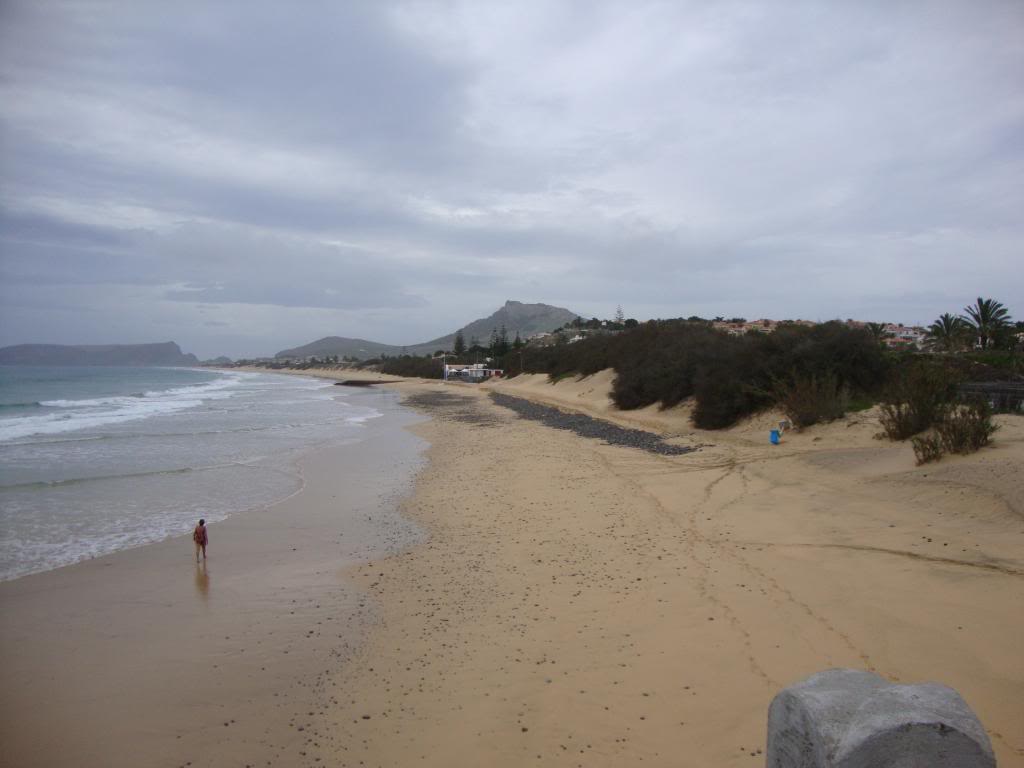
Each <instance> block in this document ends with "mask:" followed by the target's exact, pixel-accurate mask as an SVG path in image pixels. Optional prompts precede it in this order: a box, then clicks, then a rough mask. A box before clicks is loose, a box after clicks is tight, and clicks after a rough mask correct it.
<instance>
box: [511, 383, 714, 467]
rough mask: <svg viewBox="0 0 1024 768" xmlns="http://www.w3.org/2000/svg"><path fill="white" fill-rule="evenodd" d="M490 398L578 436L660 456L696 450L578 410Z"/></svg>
mask: <svg viewBox="0 0 1024 768" xmlns="http://www.w3.org/2000/svg"><path fill="white" fill-rule="evenodd" d="M491 399H493V400H494V402H495V403H497V404H498V405H501V406H504V407H505V408H509V409H511V410H513V411H515V412H516V413H517V414H518V415H519V416H520V417H522V418H524V419H531V420H532V421H539V422H541V423H542V424H544V425H546V426H548V427H554V428H555V429H567V430H569V431H571V432H575V433H576V434H577V435H580V436H581V437H591V438H596V439H598V440H603V441H604V442H606V443H608V444H609V445H624V446H627V447H630V448H639V449H640V450H643V451H648V452H650V453H659V454H661V455H663V456H680V455H682V454H684V453H690V452H692V451H696V450H697V447H698V446H689V445H671V444H670V443H666V442H665V440H664V439H663V438H662V437H660V436H659V435H656V434H654V433H653V432H644V431H643V430H639V429H626V428H625V427H619V426H616V425H615V424H610V423H608V422H607V421H601V420H600V419H595V418H593V417H591V416H585V415H584V414H582V413H567V412H565V411H561V410H559V409H558V408H552V407H551V406H547V405H539V404H537V403H534V402H532V401H530V400H524V399H523V398H519V397H511V396H509V395H505V394H501V393H498V392H491Z"/></svg>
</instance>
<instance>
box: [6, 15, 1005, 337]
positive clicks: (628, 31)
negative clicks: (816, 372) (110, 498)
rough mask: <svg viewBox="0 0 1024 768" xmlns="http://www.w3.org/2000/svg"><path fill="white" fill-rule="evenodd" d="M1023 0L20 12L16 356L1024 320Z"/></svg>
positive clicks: (12, 33) (9, 176) (14, 115)
mask: <svg viewBox="0 0 1024 768" xmlns="http://www.w3.org/2000/svg"><path fill="white" fill-rule="evenodd" d="M1022 41H1024V3H1022V2H1020V0H1006V1H1005V2H1003V1H1002V0H959V1H958V2H946V1H944V0H922V1H921V2H913V1H906V2H904V1H901V0H880V1H879V2H873V1H871V0H865V1H863V2H821V1H820V0H816V1H814V2H804V1H803V0H778V1H776V2H770V1H768V0H764V1H762V2H753V1H750V0H745V1H743V2H734V1H733V0H721V1H719V2H685V1H683V0H679V1H678V2H644V1H642V0H629V1H628V2H604V1H602V0H587V1H586V2H582V1H581V2H557V1H556V0H547V1H545V2H530V1H529V0H517V1H516V2H501V3H498V2H494V3H491V2H485V1H484V0H468V1H467V2H457V1H455V0H453V1H452V2H383V1H378V0H373V1H371V0H366V1H365V2H358V1H356V0H352V1H350V2H341V1H337V2H323V3H320V2H315V1H314V0H304V1H303V2H296V3H291V2H284V1H283V0H281V1H280V2H261V1H260V0H245V1H244V2H231V1H230V0H228V1H226V2H218V3H208V2H192V1H191V0H176V2H173V3H165V2H139V1H138V0H127V1H125V2H113V1H112V2H105V1H99V0H97V1H92V0H81V1H76V2H67V3H63V2H48V1H46V0H2V2H0V105H2V106H0V345H9V344H18V343H58V344H101V343H144V342H156V341H167V340H175V341H177V342H178V343H179V344H180V345H181V346H182V348H183V349H184V350H185V351H188V352H194V353H195V354H197V355H199V356H200V357H213V356H215V355H221V354H224V355H228V356H231V357H239V356H256V355H271V354H273V353H274V352H276V351H278V350H280V349H284V348H287V347H291V346H295V345H298V344H303V343H306V342H309V341H312V340H314V339H316V338H319V337H322V336H327V335H339V336H351V337H359V338H368V339H371V340H375V341H381V342H388V343H393V344H413V343H416V342H420V341H425V340H428V339H432V338H435V337H437V336H441V335H444V334H446V333H449V332H451V331H453V330H455V329H456V328H458V327H460V326H462V325H465V324H466V323H468V322H470V321H472V320H474V319H476V318H479V317H482V316H486V315H489V314H490V313H491V312H493V311H494V310H495V309H497V308H498V307H499V306H500V305H501V304H502V303H504V302H505V300H507V299H513V300H517V301H523V302H544V303H547V304H554V305H557V306H562V307H566V308H568V309H570V310H572V311H574V312H577V313H579V314H581V315H584V316H587V317H590V316H597V317H602V318H604V317H611V316H612V315H613V314H614V313H615V310H616V308H617V307H618V306H621V307H622V308H623V311H624V313H625V314H626V316H627V317H635V318H637V319H640V320H645V319H648V318H653V317H679V316H683V317H685V316H689V315H694V314H696V315H701V316H705V317H714V316H718V315H722V316H726V317H734V316H742V317H747V318H751V319H753V318H760V317H770V318H776V319H782V318H792V319H796V318H803V319H810V320H819V321H824V320H829V319H834V318H843V319H845V318H850V317H852V318H856V319H861V320H874V321H896V322H905V323H915V324H918V323H919V324H928V323H930V322H931V321H933V320H934V319H935V318H936V317H937V316H938V315H939V314H941V313H943V312H953V313H956V312H959V311H962V309H963V307H964V306H965V305H967V304H969V303H971V302H973V301H974V300H975V299H976V298H977V297H979V296H984V297H991V298H995V299H996V300H998V301H1001V302H1002V303H1003V304H1005V305H1006V306H1007V307H1008V308H1009V309H1010V311H1011V314H1013V316H1014V317H1015V319H1024V269H1022V264H1024V258H1022V248H1021V245H1022V242H1024V215H1022V212H1024V45H1022Z"/></svg>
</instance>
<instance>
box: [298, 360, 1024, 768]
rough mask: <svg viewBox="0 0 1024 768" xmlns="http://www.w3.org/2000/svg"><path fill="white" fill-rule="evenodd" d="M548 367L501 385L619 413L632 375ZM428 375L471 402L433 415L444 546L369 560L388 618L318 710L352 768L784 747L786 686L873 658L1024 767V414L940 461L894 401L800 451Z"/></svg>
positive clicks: (335, 751) (657, 758)
mask: <svg viewBox="0 0 1024 768" xmlns="http://www.w3.org/2000/svg"><path fill="white" fill-rule="evenodd" d="M531 378H532V380H531ZM531 378H523V379H515V380H511V381H509V382H504V383H498V384H495V385H489V386H494V387H496V388H499V389H501V390H502V391H505V392H509V393H512V394H515V393H519V394H523V395H528V396H530V397H533V398H535V399H542V400H545V401H547V402H551V403H558V402H561V403H562V404H563V405H569V404H571V405H572V406H573V407H574V408H577V409H579V410H583V411H585V412H590V413H594V414H599V415H607V413H606V407H607V398H606V393H607V387H606V385H607V380H608V376H607V374H605V375H602V376H600V377H595V378H594V379H592V380H589V381H588V380H584V381H581V382H563V383H562V384H560V385H557V386H551V385H549V384H547V383H545V382H540V381H538V380H537V378H535V377H531ZM595 379H596V380H595ZM424 388H425V389H426V390H427V391H432V392H435V393H437V392H441V393H447V394H448V395H449V396H455V397H457V398H458V399H457V400H449V401H448V402H444V399H441V400H439V401H437V402H435V404H434V405H432V406H430V410H431V411H432V412H433V414H434V419H433V420H432V421H431V422H429V423H427V424H424V425H421V426H419V427H417V428H416V429H417V431H418V432H419V433H420V434H423V435H424V436H426V437H427V438H428V439H429V440H430V441H431V443H432V446H433V447H432V448H431V449H430V451H429V458H430V471H429V472H427V473H426V474H424V475H423V476H422V477H421V479H420V482H419V484H418V487H417V491H416V494H415V497H414V498H413V499H412V501H411V502H410V503H409V504H408V505H407V510H408V514H410V515H412V516H413V517H414V519H416V520H418V521H420V522H421V523H423V524H424V525H425V526H426V527H427V528H428V529H429V530H430V531H431V534H432V539H431V541H430V543H429V544H428V545H426V546H423V547H420V548H417V549H415V550H413V551H411V552H409V553H407V554H405V555H403V556H401V557H397V558H394V559H392V560H389V561H384V562H380V563H373V564H369V565H367V566H365V567H364V568H362V569H361V570H360V571H359V582H360V584H362V586H363V587H364V588H365V589H369V590H372V591H373V592H374V593H375V594H378V595H380V596H381V601H382V604H383V606H384V620H383V624H382V626H381V627H380V628H379V629H378V631H377V632H375V633H374V634H373V636H372V638H371V641H370V643H369V644H368V645H366V646H365V647H364V648H362V649H361V650H360V651H359V654H358V661H357V663H354V664H351V665H349V666H347V667H345V668H344V669H343V670H342V672H341V674H340V676H338V677H336V678H335V679H336V681H337V683H338V687H339V688H341V689H343V690H344V691H345V692H346V695H345V698H344V700H343V701H342V702H341V703H342V706H340V707H339V708H337V709H336V710H335V711H333V712H330V713H329V714H328V715H327V716H324V717H318V718H315V719H311V721H310V727H311V728H313V730H314V732H315V733H316V734H318V737H326V738H328V739H329V741H328V742H327V744H328V748H327V752H326V759H327V762H328V763H333V764H340V765H372V766H376V765H380V766H394V765H414V764H415V765H433V766H452V765H458V766H463V765H465V766H469V765H493V766H519V765H527V764H529V765H535V764H556V765H574V766H575V765H638V764H641V763H643V764H647V765H665V766H668V765H673V766H678V765H694V766H697V765H714V766H748V765H758V764H761V763H762V762H763V760H764V757H763V755H762V754H761V750H762V749H763V745H764V739H765V717H766V712H767V707H768V703H769V702H770V700H771V698H772V696H774V694H775V693H777V692H778V690H779V689H780V688H781V687H783V686H785V685H787V684H789V683H791V682H794V681H796V680H799V679H801V678H803V677H805V676H806V675H809V674H811V673H813V672H816V671H818V670H821V669H826V668H829V667H835V666H850V667H858V668H864V669H871V670H874V671H877V672H878V673H880V674H882V675H884V676H886V677H888V678H890V679H893V680H901V681H907V682H910V681H923V680H937V681H941V682H943V683H946V684H948V685H952V686H954V687H955V688H957V689H958V690H959V691H960V692H961V693H962V694H963V695H964V697H965V698H966V699H967V701H968V702H969V703H970V704H971V705H972V706H973V707H974V708H975V710H976V711H977V713H978V714H979V716H980V717H981V719H982V721H983V723H984V724H985V725H986V727H987V728H988V729H989V733H990V734H991V738H992V741H993V745H994V748H995V750H996V753H997V755H998V757H999V761H1000V765H1002V766H1004V768H1005V766H1019V765H1024V662H1022V657H1021V655H1020V653H1019V649H1018V638H1019V637H1020V633H1021V631H1022V629H1024V613H1022V611H1021V610H1020V608H1021V606H1022V605H1024V600H1022V597H1024V589H1022V587H1024V557H1022V554H1024V478H1022V477H1021V473H1020V467H1021V466H1022V458H1024V420H1021V419H1014V418H1005V419H1001V421H1002V423H1003V429H1002V431H1001V432H1000V433H999V435H998V439H997V441H996V444H995V445H994V446H993V447H992V448H990V449H987V450H986V451H984V452H982V453H981V454H978V455H975V456H972V457H964V458H961V457H957V458H953V459H947V460H944V461H943V462H942V463H941V464H939V465H936V466H931V467H925V468H916V467H915V466H914V462H913V457H912V454H911V451H910V447H909V446H907V445H892V444H889V443H883V442H880V441H878V440H875V439H873V435H874V434H875V433H876V432H877V431H878V429H879V427H878V424H877V421H876V420H875V417H874V415H873V414H871V413H868V414H861V415H856V416H854V417H852V418H851V419H849V420H847V421H843V422H839V423H836V424H832V425H829V426H825V427H821V428H818V429H812V430H808V431H807V432H806V433H804V434H800V435H791V436H790V437H789V438H788V439H787V440H786V441H785V442H784V444H783V445H781V446H778V447H772V446H771V445H769V443H768V439H767V438H768V435H767V429H768V427H769V426H771V424H772V422H773V421H774V418H773V417H772V416H771V415H770V414H769V415H765V416H762V417H759V418H758V419H756V420H752V421H750V422H748V423H746V424H744V425H742V426H741V427H738V428H737V429H734V430H730V431H729V432H727V433H695V432H694V430H693V429H692V428H691V427H689V425H688V423H687V419H686V411H685V409H679V410H677V411H675V412H671V413H667V414H658V413H657V412H655V411H648V412H646V413H640V414H631V415H621V414H620V415H617V416H616V418H617V419H618V420H620V421H624V422H625V423H627V424H629V423H632V424H634V425H635V424H637V423H643V424H646V425H647V426H653V425H655V424H656V423H657V420H658V419H663V423H662V425H661V426H662V427H663V428H664V431H665V432H667V433H669V434H677V435H689V436H690V437H691V438H692V439H694V440H695V441H697V442H701V443H713V446H708V447H705V448H703V449H702V450H701V451H700V452H698V453H695V454H690V455H685V456H679V457H662V456H655V455H651V454H647V453H642V452H640V451H638V450H635V449H630V448H613V447H610V446H605V445H602V444H600V443H598V442H596V441H587V440H582V439H580V438H578V437H575V436H574V435H572V434H569V433H565V432H560V431H556V430H552V429H549V428H546V427H543V426H540V425H538V424H535V423H528V422H523V421H521V420H519V419H517V418H516V417H514V416H512V415H511V414H510V412H508V411H507V410H505V409H502V408H499V407H498V406H495V405H494V404H492V403H491V402H490V401H489V400H488V399H487V398H486V391H485V389H483V388H473V387H471V386H451V385H447V386H446V385H437V384H434V385H424ZM428 402H429V401H428ZM366 717H369V719H366Z"/></svg>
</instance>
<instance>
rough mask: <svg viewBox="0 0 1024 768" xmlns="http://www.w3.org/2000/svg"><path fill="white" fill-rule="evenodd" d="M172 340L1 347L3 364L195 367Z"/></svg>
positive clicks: (189, 355) (0, 359)
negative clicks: (136, 342)
mask: <svg viewBox="0 0 1024 768" xmlns="http://www.w3.org/2000/svg"><path fill="white" fill-rule="evenodd" d="M198 362H199V360H198V359H197V358H196V356H195V355H191V354H183V353H182V351H181V348H180V347H179V346H178V345H177V344H175V343H174V342H173V341H166V342H163V343H161V344H104V345H99V346H86V345H73V346H67V345H63V344H18V345H16V346H13V347H2V348H0V365H129V366H141V365H196V364H197V363H198Z"/></svg>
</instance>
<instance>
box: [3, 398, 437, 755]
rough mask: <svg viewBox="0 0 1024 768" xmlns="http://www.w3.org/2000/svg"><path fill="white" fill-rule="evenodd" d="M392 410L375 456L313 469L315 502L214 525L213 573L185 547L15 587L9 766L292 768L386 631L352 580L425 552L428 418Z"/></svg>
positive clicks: (7, 586) (340, 458)
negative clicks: (309, 714) (301, 733)
mask: <svg viewBox="0 0 1024 768" xmlns="http://www.w3.org/2000/svg"><path fill="white" fill-rule="evenodd" d="M382 396H383V397H386V398H389V399H391V400H395V404H394V406H392V407H390V408H389V410H390V411H393V413H392V414H390V415H389V416H386V417H385V419H386V423H385V421H384V420H381V419H376V420H374V422H375V423H373V424H372V426H371V427H369V429H370V430H371V431H370V432H369V433H368V435H367V438H366V439H365V441H364V442H361V443H358V444H340V445H331V446H326V447H324V446H317V447H312V448H311V449H310V450H309V451H307V452H305V453H304V454H303V455H302V456H301V457H299V458H298V459H297V463H296V466H297V467H298V471H299V472H300V473H301V475H302V477H303V486H302V488H301V490H299V491H298V492H296V493H293V494H292V495H290V496H288V497H286V498H284V499H282V500H279V501H277V502H276V503H273V504H270V505H267V506H261V507H257V508H254V509H250V510H248V511H246V512H244V513H238V514H234V515H231V516H229V517H228V518H226V519H225V520H223V521H221V522H218V523H216V524H214V525H212V526H211V527H210V538H211V542H210V549H209V560H208V561H207V563H206V564H205V567H203V566H202V565H199V566H197V565H196V564H195V563H194V561H193V560H192V559H191V558H192V557H193V556H194V551H193V547H192V545H191V541H190V537H189V536H188V535H185V536H177V537H173V538H170V539H165V540H163V541H160V542H155V543H151V544H147V545H143V546H140V547H135V548H131V549H127V550H121V551H118V552H116V553H113V554H111V555H106V556H103V557H98V558H95V559H91V560H86V561H82V562H79V563H76V564H74V565H69V566H65V567H62V568H58V569H54V570H50V571H45V572H42V573H37V574H32V575H28V576H24V577H21V578H19V579H15V580H12V581H7V582H3V583H0V603H2V605H3V609H4V621H3V624H2V628H0V653H2V655H3V657H4V665H3V667H2V671H0V681H2V684H3V687H4V691H5V693H4V696H3V697H2V704H0V723H2V724H0V744H2V745H3V746H0V762H2V763H4V764H8V765H19V766H52V765H58V766H59V765H69V766H71V765H75V766H120V765H124V766H136V765H184V764H186V763H188V762H191V764H192V765H193V766H201V765H210V766H215V765H216V766H219V765H236V764H239V765H245V764H246V763H248V764H251V765H265V764H266V761H267V759H268V758H270V759H272V756H277V760H278V762H280V761H281V760H285V759H286V758H284V757H282V756H283V755H285V754H286V753H287V750H288V747H289V746H290V745H291V744H292V743H294V742H295V740H296V739H297V738H298V737H297V736H296V731H295V729H294V728H293V727H292V726H291V724H290V723H291V722H292V721H293V720H294V718H295V717H297V716H298V715H299V713H300V712H304V711H308V709H309V707H310V706H311V705H312V700H313V697H314V693H313V691H314V688H315V686H316V682H317V680H318V678H319V677H321V676H322V675H323V674H324V672H325V670H327V669H329V668H330V667H332V666H333V665H337V664H340V663H343V661H344V659H345V658H347V656H348V655H349V654H350V653H351V652H352V650H353V649H354V648H355V647H357V646H358V645H359V643H360V642H362V640H363V638H364V637H365V635H366V632H367V629H368V627H370V626H371V625H372V624H373V623H374V621H375V620H376V616H377V615H378V613H379V606H377V605H376V603H375V602H373V600H372V599H370V597H369V596H368V595H367V594H366V593H364V592H363V591H361V590H360V589H359V588H358V587H357V586H356V585H354V584H353V583H352V582H351V581H350V580H349V579H347V578H346V576H345V572H346V569H347V568H349V567H351V566H352V564H354V563H358V562H362V561H363V560H365V559H367V558H368V557H372V556H379V555H380V554H382V553H384V552H388V551H397V550H402V549H404V548H406V547H407V546H409V545H410V544H412V543H414V542H415V541H417V540H419V538H421V537H422V531H421V530H420V529H418V528H417V527H416V526H415V525H414V524H413V523H411V522H410V521H408V520H406V519H404V518H402V517H401V516H400V515H399V514H398V513H397V498H398V497H400V496H401V495H404V494H405V493H407V492H408V491H409V488H410V487H411V485H410V484H411V481H412V477H413V476H414V473H415V472H416V471H418V470H419V468H420V467H421V465H422V459H421V454H422V449H423V445H422V443H421V442H420V441H419V440H418V439H417V438H415V437H413V436H412V435H409V434H407V431H406V430H405V426H406V425H407V424H409V423H412V422H414V421H415V420H416V419H417V418H418V417H417V416H415V415H414V414H412V413H411V412H409V411H408V410H407V409H404V408H401V407H400V406H399V405H398V404H397V399H396V398H395V397H394V395H392V394H390V393H386V394H383V395H382ZM339 466H341V467H345V469H344V470H343V471H340V472H339V470H338V468H339ZM401 478H408V479H407V480H403V479H401ZM339 505H341V507H342V509H344V510H345V512H344V513H343V514H341V515H339V514H338V508H339ZM110 745H118V748H116V749H112V748H111V747H110ZM125 745H130V746H131V749H123V748H122V747H124V746H125ZM140 754H145V755H146V758H145V760H142V761H141V762H140V759H139V755H140Z"/></svg>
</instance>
